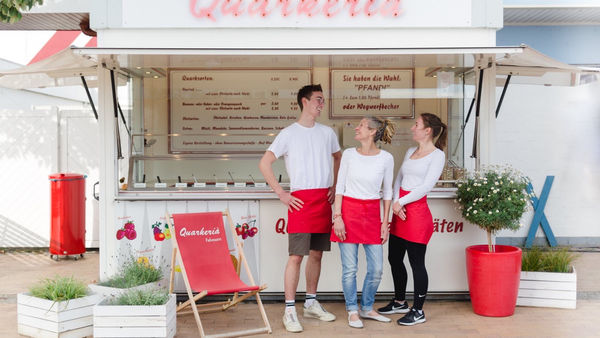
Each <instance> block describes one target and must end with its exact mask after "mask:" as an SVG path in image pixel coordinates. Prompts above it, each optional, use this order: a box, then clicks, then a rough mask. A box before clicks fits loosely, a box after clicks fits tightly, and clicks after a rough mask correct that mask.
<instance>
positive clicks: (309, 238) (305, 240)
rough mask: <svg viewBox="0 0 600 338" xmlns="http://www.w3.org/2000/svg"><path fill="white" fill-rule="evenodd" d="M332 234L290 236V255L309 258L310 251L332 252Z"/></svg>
mask: <svg viewBox="0 0 600 338" xmlns="http://www.w3.org/2000/svg"><path fill="white" fill-rule="evenodd" d="M330 236H331V234H328V233H327V234H306V233H294V234H288V253H289V254H290V255H298V256H307V255H308V254H309V252H310V250H317V251H329V250H331V241H330V240H329V237H330Z"/></svg>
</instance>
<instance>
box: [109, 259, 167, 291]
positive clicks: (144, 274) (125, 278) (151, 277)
mask: <svg viewBox="0 0 600 338" xmlns="http://www.w3.org/2000/svg"><path fill="white" fill-rule="evenodd" d="M162 276H163V274H162V270H161V269H156V268H155V267H154V266H152V265H151V264H148V263H147V262H143V261H136V260H133V259H132V260H131V261H130V262H128V263H126V264H125V265H124V268H123V270H122V271H121V273H119V274H118V275H117V276H115V277H113V278H111V279H109V280H107V281H106V282H102V283H99V285H103V286H109V287H113V288H120V289H126V288H131V287H134V286H138V285H143V284H147V283H152V282H156V281H158V280H160V279H161V278H162Z"/></svg>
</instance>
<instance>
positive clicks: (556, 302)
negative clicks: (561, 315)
mask: <svg viewBox="0 0 600 338" xmlns="http://www.w3.org/2000/svg"><path fill="white" fill-rule="evenodd" d="M517 305H520V306H538V307H557V308H564V309H575V308H576V307H577V301H576V300H564V299H542V298H525V297H519V298H517Z"/></svg>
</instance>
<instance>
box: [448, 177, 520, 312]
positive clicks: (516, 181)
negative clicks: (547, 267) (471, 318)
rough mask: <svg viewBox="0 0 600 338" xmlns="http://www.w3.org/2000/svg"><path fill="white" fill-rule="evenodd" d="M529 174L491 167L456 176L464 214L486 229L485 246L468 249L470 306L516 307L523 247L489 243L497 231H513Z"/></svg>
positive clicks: (477, 309)
mask: <svg viewBox="0 0 600 338" xmlns="http://www.w3.org/2000/svg"><path fill="white" fill-rule="evenodd" d="M526 184H527V178H526V177H525V176H523V175H522V174H521V173H520V172H518V171H516V170H514V169H513V168H511V167H507V166H490V167H486V168H484V169H483V170H481V171H475V172H469V173H467V175H466V176H465V177H464V178H462V179H461V180H459V181H458V183H457V186H458V190H457V192H456V195H457V198H456V201H457V202H458V204H459V208H460V209H461V212H462V216H463V217H464V218H465V219H466V220H467V221H469V222H471V223H473V224H476V225H477V226H479V227H480V228H482V229H483V230H485V231H486V232H487V238H488V244H487V245H474V246H470V247H468V248H466V259H467V277H468V282H469V293H470V295H471V304H472V306H473V311H474V312H475V313H477V314H479V315H483V316H491V317H504V316H510V315H512V314H513V313H514V311H515V305H516V301H517V293H518V289H519V276H520V272H521V249H519V248H517V247H513V246H507V245H493V243H492V235H493V234H494V233H496V232H497V231H498V230H502V229H511V230H516V229H518V228H519V227H520V226H521V223H520V219H521V216H522V215H523V213H524V212H525V211H526V210H527V209H528V205H529V196H528V195H527V192H526V191H525V188H526Z"/></svg>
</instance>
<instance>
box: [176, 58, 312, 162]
mask: <svg viewBox="0 0 600 338" xmlns="http://www.w3.org/2000/svg"><path fill="white" fill-rule="evenodd" d="M168 77H169V99H170V103H169V133H170V134H177V136H174V137H171V142H170V149H169V152H171V153H205V154H259V153H262V152H264V151H265V150H266V149H267V148H268V146H269V145H270V144H271V142H273V140H274V139H275V136H276V135H277V134H278V133H279V131H280V130H281V129H283V128H285V127H287V126H288V125H290V124H291V123H292V122H293V121H294V120H296V119H297V118H298V116H299V114H300V108H299V107H298V104H297V102H296V95H297V93H298V90H299V89H300V88H301V87H302V86H305V85H307V84H310V83H311V72H310V70H309V69H283V70H282V69H277V70H275V69H266V70H265V69H261V70H199V69H169V75H168Z"/></svg>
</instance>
